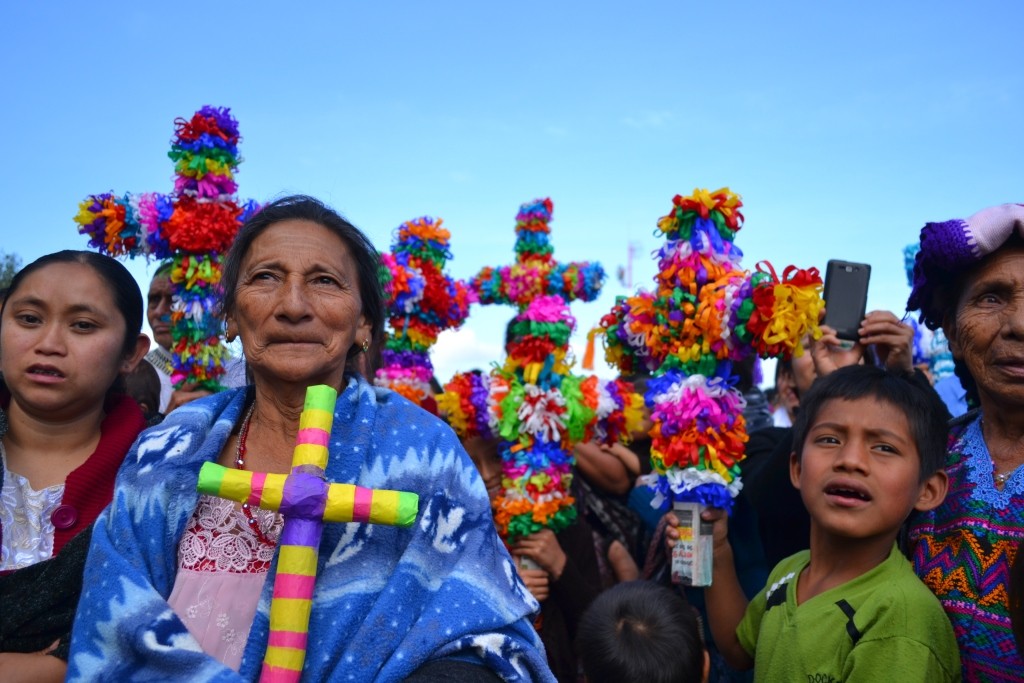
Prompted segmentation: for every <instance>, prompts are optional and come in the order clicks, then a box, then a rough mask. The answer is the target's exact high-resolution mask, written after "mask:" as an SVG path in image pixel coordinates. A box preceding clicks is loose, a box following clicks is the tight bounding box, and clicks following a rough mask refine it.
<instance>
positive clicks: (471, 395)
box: [438, 199, 640, 540]
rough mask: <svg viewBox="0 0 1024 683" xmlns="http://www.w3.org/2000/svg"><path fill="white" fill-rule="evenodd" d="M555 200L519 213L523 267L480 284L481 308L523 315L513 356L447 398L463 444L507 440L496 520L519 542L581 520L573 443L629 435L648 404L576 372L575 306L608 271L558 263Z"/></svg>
mask: <svg viewBox="0 0 1024 683" xmlns="http://www.w3.org/2000/svg"><path fill="white" fill-rule="evenodd" d="M551 209H552V204H551V200H550V199H544V200H537V201H534V202H531V203H528V204H523V205H522V206H521V207H520V209H519V214H518V215H517V216H516V246H515V249H516V262H515V263H514V264H513V265H511V266H505V267H501V268H489V267H488V268H484V269H483V270H481V271H480V273H479V274H478V275H477V276H476V278H474V280H473V282H472V284H471V286H472V287H473V289H474V290H475V291H476V292H477V295H478V298H479V301H480V303H482V304H510V305H513V306H515V307H516V308H517V309H518V310H519V314H518V315H517V316H516V318H515V320H514V321H513V322H512V324H511V328H510V332H511V334H510V335H509V336H510V340H509V343H508V348H507V350H508V357H507V359H506V361H505V365H504V367H501V368H497V367H496V368H495V369H494V370H493V371H492V372H491V375H490V377H484V376H478V375H471V374H460V375H456V376H455V378H453V380H452V381H451V382H449V383H448V384H447V385H446V387H445V393H444V394H442V396H441V397H440V398H439V399H438V407H439V408H440V409H441V411H442V413H444V414H445V415H446V417H447V419H448V421H449V423H450V424H451V425H452V427H453V428H454V429H455V430H456V432H457V433H458V434H459V436H461V437H467V436H478V435H480V436H485V437H488V438H497V439H498V452H499V454H500V455H501V458H502V471H503V481H502V485H503V487H504V492H503V493H502V494H501V495H499V496H498V498H497V499H496V500H495V501H494V508H495V523H496V525H497V527H498V531H499V532H500V533H501V535H502V536H503V537H505V538H508V539H510V540H515V539H516V538H520V537H522V536H528V535H529V534H531V533H534V532H536V531H539V530H541V529H543V528H550V529H552V530H553V531H556V532H557V531H560V530H561V529H563V528H565V527H566V526H568V525H569V524H571V523H572V522H573V521H575V519H576V507H575V506H574V505H573V502H574V500H573V498H572V495H571V494H570V488H569V487H570V484H571V482H572V466H573V463H574V461H575V458H574V457H573V446H575V444H577V443H580V442H583V441H590V440H595V439H596V440H600V441H611V440H616V439H619V438H621V437H623V436H625V435H628V430H627V428H626V421H627V418H630V419H638V418H639V408H640V399H639V397H637V396H636V395H635V394H633V393H632V387H630V386H629V385H628V384H626V383H622V382H618V381H612V382H607V383H601V382H600V381H599V380H598V378H597V377H578V376H575V375H572V374H570V369H571V367H572V360H571V358H569V357H568V353H569V337H570V335H571V334H572V330H573V328H574V326H575V324H576V321H575V320H574V319H573V317H572V315H570V313H569V306H568V303H567V301H572V300H573V299H580V300H583V301H591V300H593V299H595V298H597V295H598V294H599V293H600V291H601V285H602V284H603V282H604V270H603V269H602V268H601V266H600V265H599V264H596V263H586V262H584V263H570V264H559V263H557V262H556V261H555V260H554V257H553V251H554V249H553V247H552V246H551V242H550V240H549V239H548V235H549V233H550V232H551V230H550V228H549V227H548V221H549V220H550V219H551Z"/></svg>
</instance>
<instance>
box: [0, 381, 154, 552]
mask: <svg viewBox="0 0 1024 683" xmlns="http://www.w3.org/2000/svg"><path fill="white" fill-rule="evenodd" d="M0 402H2V405H3V407H4V408H5V409H6V408H7V406H8V405H9V404H10V395H9V394H7V392H3V395H0ZM106 411H107V415H106V417H104V418H103V422H102V423H100V442H99V443H98V444H97V445H96V450H95V451H93V453H92V455H90V456H89V457H88V458H87V459H86V461H85V462H83V463H82V464H81V465H79V466H78V467H77V468H76V469H74V470H72V471H71V473H70V474H68V476H67V479H65V480H64V497H63V498H61V507H65V508H66V507H70V508H71V510H69V511H68V513H73V514H71V515H70V516H73V518H74V522H73V523H72V524H70V525H69V526H65V527H64V528H59V527H58V528H56V529H55V530H54V534H53V554H54V555H56V554H57V553H59V552H60V550H61V548H63V547H64V544H65V543H67V542H68V541H70V540H71V539H72V538H74V537H75V536H77V535H78V534H79V533H80V532H81V531H83V530H85V529H86V528H87V527H88V526H89V525H91V524H92V523H93V522H94V521H96V518H97V517H98V516H99V514H100V512H101V511H102V510H103V508H105V507H106V506H107V504H108V503H110V501H111V500H112V499H113V497H114V476H115V475H116V474H117V470H118V468H119V467H120V466H121V462H122V461H123V460H124V457H125V456H126V455H127V454H128V449H129V448H130V447H131V445H132V443H134V441H135V438H136V437H137V436H138V435H139V432H141V431H142V429H143V428H144V427H145V426H146V422H145V420H144V419H143V417H142V411H141V410H139V406H138V404H137V403H135V401H134V400H133V399H132V398H131V397H129V396H126V395H123V394H122V395H119V396H115V397H113V398H112V399H110V400H109V401H108V402H107V405H106ZM2 476H3V473H2V472H0V477H2ZM70 516H68V515H66V518H67V519H70ZM54 526H56V525H54ZM0 534H3V529H2V528H0Z"/></svg>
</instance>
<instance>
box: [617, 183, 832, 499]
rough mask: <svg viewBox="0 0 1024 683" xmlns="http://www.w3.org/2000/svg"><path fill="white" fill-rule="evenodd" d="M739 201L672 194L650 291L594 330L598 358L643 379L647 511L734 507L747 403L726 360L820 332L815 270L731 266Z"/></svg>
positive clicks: (622, 302)
mask: <svg viewBox="0 0 1024 683" xmlns="http://www.w3.org/2000/svg"><path fill="white" fill-rule="evenodd" d="M741 206H743V204H742V202H741V201H740V198H739V197H738V196H737V195H735V194H733V193H732V192H730V191H729V189H728V188H722V189H720V190H716V191H715V192H708V191H707V190H694V193H693V195H691V196H689V197H681V196H679V195H677V196H676V197H675V199H673V207H672V211H671V212H670V213H669V214H668V215H667V216H664V217H662V218H661V219H660V220H659V221H658V230H660V231H661V232H662V234H664V235H665V238H666V240H667V241H666V242H665V244H664V246H662V248H661V250H660V252H659V254H658V258H659V261H658V267H659V272H658V275H657V276H656V277H655V281H656V284H657V289H656V290H655V291H654V292H653V293H651V292H640V293H638V294H636V295H635V296H631V297H619V299H618V300H617V301H616V304H615V307H614V309H613V310H612V312H611V313H609V314H608V315H606V316H605V317H604V318H603V319H602V321H601V325H602V327H603V328H604V335H603V336H604V340H605V355H606V358H607V360H608V361H609V363H611V364H612V365H614V366H617V367H618V368H619V369H620V370H621V371H622V372H629V373H632V372H638V371H645V372H649V373H651V374H652V375H653V377H652V379H651V380H650V381H649V382H648V385H647V394H646V397H645V400H646V403H647V405H648V406H649V407H650V408H651V420H652V421H653V423H654V427H653V429H652V430H651V432H650V434H651V439H652V442H651V462H652V465H653V469H654V471H653V472H652V474H651V475H649V478H648V482H647V483H648V484H649V485H650V486H651V487H652V488H653V489H654V490H655V492H656V493H655V496H654V501H653V504H654V506H655V507H658V508H664V507H665V506H666V505H667V503H668V502H679V503H700V504H703V505H710V506H714V507H720V508H725V509H731V508H732V502H733V498H734V497H735V496H736V494H737V493H739V490H740V487H741V483H740V480H739V476H738V475H739V462H740V460H742V459H743V457H744V447H745V446H744V444H745V443H746V441H747V433H746V427H745V422H744V418H743V414H742V413H743V408H744V407H745V405H746V403H745V400H744V398H743V396H742V394H740V392H739V391H738V390H737V389H736V388H735V386H736V382H737V379H738V377H737V373H736V368H735V364H736V363H738V362H740V361H743V360H744V359H746V358H749V357H750V356H752V355H755V354H756V355H760V356H763V357H789V356H791V355H792V354H796V355H799V354H800V353H802V352H803V347H802V345H801V344H802V340H803V338H804V337H805V336H806V335H807V334H812V335H820V332H819V330H818V313H819V311H820V310H821V307H822V301H821V289H822V283H821V278H820V277H819V275H818V271H817V269H815V268H811V269H808V270H799V269H797V268H795V267H793V266H790V267H789V268H786V270H785V271H784V272H783V277H782V278H781V279H780V278H779V277H778V276H777V275H776V273H775V271H774V269H772V267H771V265H769V264H758V267H757V270H756V271H755V272H753V273H749V272H747V271H744V270H741V269H740V266H739V263H740V259H741V258H742V256H743V254H742V253H741V252H740V250H739V249H738V248H737V247H736V246H735V244H734V243H733V239H734V238H735V236H736V233H737V232H739V230H740V227H741V224H742V222H743V214H742V213H740V211H739V209H740V207H741Z"/></svg>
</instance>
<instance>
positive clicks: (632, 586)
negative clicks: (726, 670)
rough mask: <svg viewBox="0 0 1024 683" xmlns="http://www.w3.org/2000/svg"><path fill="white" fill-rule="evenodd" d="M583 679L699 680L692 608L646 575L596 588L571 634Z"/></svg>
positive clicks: (616, 682) (630, 682) (605, 682)
mask: <svg viewBox="0 0 1024 683" xmlns="http://www.w3.org/2000/svg"><path fill="white" fill-rule="evenodd" d="M576 646H577V650H578V651H579V656H580V660H581V662H582V664H583V671H584V673H585V674H586V677H587V681H588V683H640V682H641V681H642V682H643V683H684V682H692V683H699V682H700V681H702V680H703V678H704V661H705V659H704V643H703V641H702V639H701V632H700V623H699V622H698V621H697V613H696V612H695V611H694V610H693V608H692V607H690V605H689V604H688V603H687V602H686V600H684V599H683V598H682V597H681V596H680V595H679V594H678V593H676V592H675V591H673V590H671V589H670V588H667V587H665V586H661V585H658V584H656V583H651V582H649V581H630V582H626V583H620V584H617V585H615V586H613V587H612V588H610V589H608V590H606V591H605V592H604V593H601V595H599V596H598V597H597V598H596V599H595V600H594V602H593V603H591V605H590V607H589V608H588V609H587V611H586V612H584V613H583V616H582V617H581V618H580V624H579V628H578V631H577V636H576Z"/></svg>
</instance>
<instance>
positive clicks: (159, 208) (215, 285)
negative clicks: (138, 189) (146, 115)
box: [75, 106, 258, 389]
mask: <svg viewBox="0 0 1024 683" xmlns="http://www.w3.org/2000/svg"><path fill="white" fill-rule="evenodd" d="M174 127H175V137H174V140H173V141H172V143H171V151H170V152H169V153H168V156H170V158H171V159H172V160H174V162H175V167H174V170H175V174H176V178H175V181H174V191H173V192H172V193H171V194H169V195H164V194H158V193H153V192H149V193H142V194H126V195H124V196H115V195H114V194H113V193H111V192H107V193H104V194H98V195H90V196H89V197H88V198H87V199H86V200H85V201H83V202H82V203H81V204H80V205H79V211H78V215H77V216H75V222H76V223H78V225H79V228H78V231H79V232H80V233H82V234H84V235H87V236H88V237H89V245H90V246H91V247H94V248H96V249H98V250H99V251H101V252H103V253H106V254H109V255H111V256H129V257H134V256H145V257H147V258H157V259H164V258H171V259H172V260H173V265H172V268H171V272H170V277H171V283H172V285H173V286H174V302H173V304H172V308H171V323H172V325H171V339H172V348H171V349H170V351H171V354H172V358H173V361H172V362H173V366H174V367H173V371H172V374H171V380H172V382H174V383H175V385H177V386H181V385H182V384H185V383H189V384H193V385H195V386H197V387H198V388H204V389H217V388H219V382H218V378H219V377H220V376H221V375H222V374H223V373H224V367H223V359H224V357H225V349H224V346H223V345H222V344H221V341H220V338H221V335H222V334H223V323H222V321H221V318H220V316H219V310H220V291H219V285H220V276H221V258H222V255H223V254H224V252H225V251H227V249H228V247H230V246H231V243H232V242H233V241H234V239H235V235H236V234H237V232H238V228H239V226H240V225H241V223H242V222H244V221H245V219H246V218H248V217H249V216H250V215H251V214H252V213H253V212H254V211H256V210H257V209H258V206H257V205H256V203H255V202H252V201H249V202H245V203H242V204H240V203H239V202H238V200H237V196H236V192H237V190H238V185H237V183H236V182H235V178H234V175H235V173H236V172H237V170H238V164H239V162H240V161H241V159H240V157H239V156H238V141H239V135H238V122H237V121H236V120H235V119H234V118H232V116H231V111H230V110H229V109H227V108H218V107H210V106H206V107H203V108H202V109H200V110H199V111H197V112H196V113H195V114H194V115H193V116H192V118H191V119H190V120H187V121H186V120H185V119H180V118H179V119H176V120H175V121H174Z"/></svg>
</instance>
